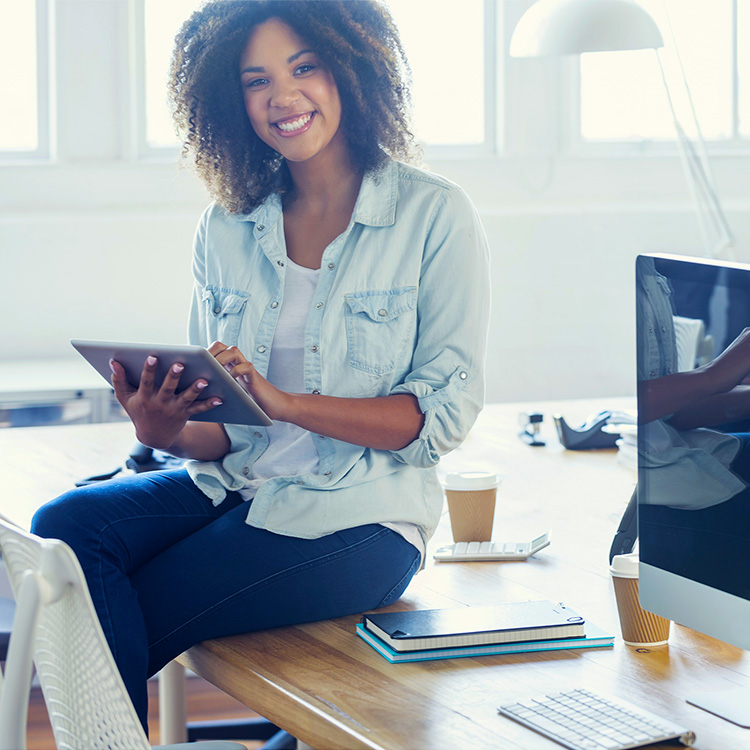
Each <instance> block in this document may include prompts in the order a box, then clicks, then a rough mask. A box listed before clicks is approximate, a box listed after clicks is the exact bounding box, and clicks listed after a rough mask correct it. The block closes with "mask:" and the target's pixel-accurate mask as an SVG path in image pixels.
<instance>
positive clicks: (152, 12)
mask: <svg viewBox="0 0 750 750" xmlns="http://www.w3.org/2000/svg"><path fill="white" fill-rule="evenodd" d="M199 2H200V0H145V52H146V141H147V143H148V144H149V145H150V146H170V145H174V144H175V142H176V138H175V134H174V129H173V127H172V123H171V120H170V117H169V111H168V107H167V103H166V81H167V70H168V66H169V57H170V54H171V51H172V42H173V39H174V35H175V33H176V32H177V30H178V29H179V27H180V24H181V23H182V22H183V21H184V20H185V19H186V18H187V17H188V16H189V15H190V13H191V12H192V11H193V9H194V8H195V7H197V6H198V5H199ZM389 7H390V8H391V11H392V13H393V17H394V19H395V21H396V24H397V26H398V28H399V31H400V33H401V37H402V42H403V44H404V49H405V50H406V54H407V57H408V58H409V64H410V65H411V68H412V72H413V76H414V87H413V97H414V110H415V118H414V130H415V134H416V136H417V138H419V139H420V140H422V141H424V142H426V143H430V144H476V143H482V142H483V141H484V31H483V28H484V25H483V24H484V18H483V1H482V0H462V3H461V22H460V23H456V15H455V8H456V5H455V0H390V2H389ZM425 18H429V33H425ZM446 40H450V44H446Z"/></svg>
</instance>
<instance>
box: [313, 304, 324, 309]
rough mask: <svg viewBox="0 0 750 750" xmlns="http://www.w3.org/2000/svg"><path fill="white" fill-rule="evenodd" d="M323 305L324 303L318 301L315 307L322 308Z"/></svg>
mask: <svg viewBox="0 0 750 750" xmlns="http://www.w3.org/2000/svg"><path fill="white" fill-rule="evenodd" d="M321 307H323V303H322V302H318V304H317V305H315V309H316V310H320V308H321Z"/></svg>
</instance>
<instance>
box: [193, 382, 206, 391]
mask: <svg viewBox="0 0 750 750" xmlns="http://www.w3.org/2000/svg"><path fill="white" fill-rule="evenodd" d="M207 385H208V383H204V382H203V381H202V380H201V381H199V382H198V383H196V384H195V387H196V388H200V389H201V390H203V389H204V388H205V387H206V386H207Z"/></svg>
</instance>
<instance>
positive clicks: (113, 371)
mask: <svg viewBox="0 0 750 750" xmlns="http://www.w3.org/2000/svg"><path fill="white" fill-rule="evenodd" d="M109 369H110V370H112V374H114V375H117V373H116V372H115V361H114V359H110V360H109Z"/></svg>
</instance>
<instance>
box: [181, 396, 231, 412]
mask: <svg viewBox="0 0 750 750" xmlns="http://www.w3.org/2000/svg"><path fill="white" fill-rule="evenodd" d="M222 403H224V402H223V401H222V400H221V399H220V398H207V399H206V400H205V401H195V402H194V403H193V404H191V405H190V406H189V407H188V408H187V409H186V411H187V413H188V414H189V415H190V416H191V417H192V416H194V415H195V414H202V413H203V412H204V411H210V410H211V409H215V408H216V407H217V406H221V405H222Z"/></svg>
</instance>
